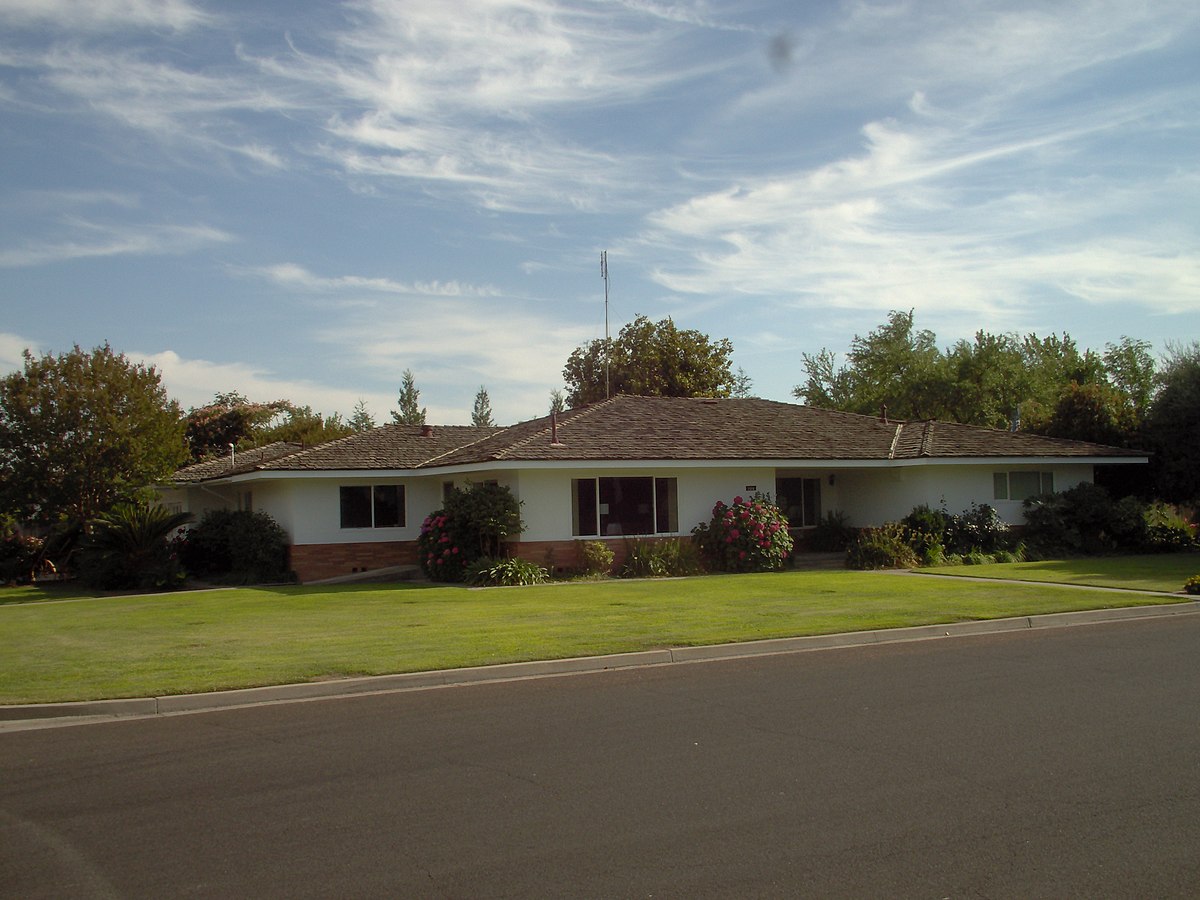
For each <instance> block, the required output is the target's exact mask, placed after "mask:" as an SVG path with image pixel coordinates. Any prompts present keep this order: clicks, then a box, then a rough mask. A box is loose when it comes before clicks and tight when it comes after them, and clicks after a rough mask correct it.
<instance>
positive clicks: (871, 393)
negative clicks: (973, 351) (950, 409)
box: [792, 310, 946, 419]
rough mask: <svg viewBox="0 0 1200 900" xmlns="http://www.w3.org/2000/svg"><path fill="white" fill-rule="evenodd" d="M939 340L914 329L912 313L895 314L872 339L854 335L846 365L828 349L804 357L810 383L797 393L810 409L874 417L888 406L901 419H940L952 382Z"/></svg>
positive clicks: (891, 414)
mask: <svg viewBox="0 0 1200 900" xmlns="http://www.w3.org/2000/svg"><path fill="white" fill-rule="evenodd" d="M936 341H937V338H936V336H935V335H934V333H933V332H932V331H927V330H924V329H921V330H918V329H917V328H916V327H915V326H914V324H913V312H912V310H909V311H908V312H902V311H897V310H893V311H892V312H891V313H889V314H888V321H887V322H886V323H884V324H883V325H881V326H880V327H878V328H876V329H875V330H874V331H872V332H871V333H870V334H868V335H867V336H866V337H860V336H859V335H855V336H854V340H853V342H852V343H851V346H850V352H849V353H848V354H847V355H846V358H847V364H846V365H845V366H842V367H840V368H839V367H837V366H836V361H835V357H834V356H833V354H832V353H830V352H829V351H828V350H822V351H821V352H820V353H818V354H817V355H815V356H812V355H810V354H808V353H805V354H803V355H802V359H803V361H804V371H805V374H806V375H807V381H806V382H805V383H804V384H802V385H797V386H796V388H795V389H794V390H793V391H792V393H793V394H794V395H795V396H796V397H797V398H798V399H800V400H802V401H803V402H804V403H807V404H808V405H810V406H823V407H827V408H833V409H841V410H844V411H846V412H857V413H864V414H868V415H870V414H876V413H878V412H879V411H880V409H881V407H884V406H886V407H887V408H888V415H890V416H894V417H896V418H899V419H923V418H930V417H934V416H936V415H937V414H938V413H939V411H940V410H941V409H942V408H943V407H944V405H945V404H944V398H943V397H942V396H941V394H942V390H943V388H944V385H945V381H946V379H945V375H944V371H943V370H944V361H943V360H942V356H941V353H940V352H939V350H938V348H937V343H936Z"/></svg>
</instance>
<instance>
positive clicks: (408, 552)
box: [292, 541, 417, 581]
mask: <svg viewBox="0 0 1200 900" xmlns="http://www.w3.org/2000/svg"><path fill="white" fill-rule="evenodd" d="M416 564H417V542H416V541H387V542H384V543H363V544H293V545H292V571H294V572H295V573H296V577H297V578H299V579H300V580H301V581H319V580H321V579H322V578H334V577H336V576H338V575H350V574H352V573H354V572H362V571H366V570H368V569H382V568H385V567H387V566H415V565H416Z"/></svg>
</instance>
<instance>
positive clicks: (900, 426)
mask: <svg viewBox="0 0 1200 900" xmlns="http://www.w3.org/2000/svg"><path fill="white" fill-rule="evenodd" d="M904 424H905V423H904V422H899V423H897V425H896V433H895V434H893V435H892V446H890V447H888V459H895V458H896V445H897V444H899V443H900V432H902V431H903V430H904Z"/></svg>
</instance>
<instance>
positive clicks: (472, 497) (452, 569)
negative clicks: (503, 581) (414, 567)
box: [417, 484, 522, 581]
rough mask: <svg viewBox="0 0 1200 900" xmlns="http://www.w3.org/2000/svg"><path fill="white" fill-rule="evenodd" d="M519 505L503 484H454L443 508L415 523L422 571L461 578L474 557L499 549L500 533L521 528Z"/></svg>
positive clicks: (495, 556)
mask: <svg viewBox="0 0 1200 900" xmlns="http://www.w3.org/2000/svg"><path fill="white" fill-rule="evenodd" d="M520 511H521V504H520V502H519V501H518V500H517V499H516V498H515V497H514V496H513V494H512V491H511V490H509V489H508V488H507V487H505V486H503V485H496V484H472V485H468V486H467V488H465V489H463V488H455V489H454V490H453V491H451V492H450V495H449V496H448V497H447V498H446V505H445V508H443V509H439V510H438V511H437V512H435V513H430V514H429V515H428V516H427V517H426V518H425V521H424V522H422V523H421V534H420V536H419V537H418V538H417V551H418V553H419V554H420V558H419V560H418V561H419V562H420V564H421V569H422V571H424V573H425V574H426V575H427V576H428V577H429V578H430V579H432V580H433V581H465V580H466V576H467V570H468V567H469V566H470V565H471V563H473V562H475V560H477V559H479V558H480V557H485V556H486V557H490V558H493V559H500V558H501V557H502V556H503V555H504V553H503V541H504V539H505V538H506V537H509V536H510V535H514V534H517V533H518V532H519V531H520V530H521V528H522V525H521V515H520Z"/></svg>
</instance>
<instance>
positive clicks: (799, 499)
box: [775, 478, 821, 528]
mask: <svg viewBox="0 0 1200 900" xmlns="http://www.w3.org/2000/svg"><path fill="white" fill-rule="evenodd" d="M775 502H776V503H777V504H778V505H779V509H780V510H781V511H782V512H783V514H784V515H785V516H787V520H788V525H790V526H791V527H792V528H811V527H813V526H814V525H816V524H817V523H818V522H820V521H821V479H819V478H777V479H775Z"/></svg>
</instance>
